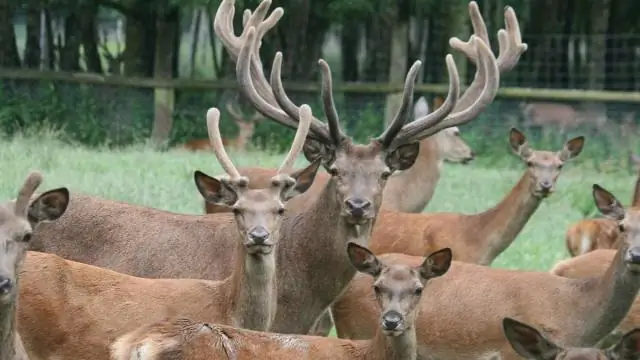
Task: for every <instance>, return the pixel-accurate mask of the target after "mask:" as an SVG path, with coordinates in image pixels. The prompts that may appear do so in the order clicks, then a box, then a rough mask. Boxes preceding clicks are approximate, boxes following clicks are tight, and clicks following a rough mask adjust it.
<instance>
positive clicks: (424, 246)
mask: <svg viewBox="0 0 640 360" xmlns="http://www.w3.org/2000/svg"><path fill="white" fill-rule="evenodd" d="M509 145H510V147H511V149H512V150H513V151H514V152H515V154H516V155H518V156H519V157H520V158H521V159H522V161H523V162H524V163H525V164H526V166H527V169H526V170H525V172H524V174H523V175H522V177H521V178H520V180H519V181H518V183H517V184H516V185H515V187H514V188H513V189H512V190H511V192H509V193H508V194H507V196H505V198H504V199H503V200H502V201H501V202H500V203H498V204H497V205H496V206H494V207H493V208H491V209H489V210H486V211H484V212H481V213H478V214H471V215H467V214H460V213H429V214H407V213H400V212H391V211H383V212H381V213H380V216H379V218H378V221H377V222H376V225H375V227H374V229H373V235H372V237H371V250H372V251H373V252H374V253H376V254H383V253H391V252H397V253H403V254H408V255H415V256H419V255H420V254H426V253H429V252H430V251H433V250H434V249H440V248H443V247H451V249H452V250H453V253H454V254H455V259H456V260H458V261H465V262H472V263H476V264H480V265H489V264H491V263H492V262H493V260H494V259H495V258H496V257H498V255H500V253H502V252H503V251H504V250H505V249H506V248H507V247H508V246H509V245H511V243H512V242H513V241H514V240H515V238H516V236H517V235H518V234H519V233H520V231H521V230H522V229H523V228H524V226H525V224H526V223H527V221H529V219H530V218H531V216H532V215H533V214H534V212H535V211H536V209H538V206H539V205H540V204H541V203H542V201H543V200H544V199H545V198H547V197H548V196H549V195H551V193H553V191H554V188H555V184H556V181H557V179H558V176H559V175H560V171H561V169H562V166H563V165H564V164H565V162H566V161H568V160H569V159H572V158H574V157H576V156H578V154H580V152H581V151H582V147H583V145H584V137H582V136H580V137H577V138H574V139H572V140H569V141H567V143H566V144H565V145H564V147H563V148H562V149H561V150H560V151H557V152H552V151H540V150H534V149H531V148H530V147H529V144H528V143H527V139H526V137H525V136H524V135H523V134H522V133H521V132H520V131H518V130H517V129H515V128H512V129H511V132H510V133H509ZM409 224H411V225H409Z"/></svg>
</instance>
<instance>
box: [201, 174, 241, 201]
mask: <svg viewBox="0 0 640 360" xmlns="http://www.w3.org/2000/svg"><path fill="white" fill-rule="evenodd" d="M193 180H194V181H195V183H196V188H198V191H199V192H200V195H202V197H203V198H204V199H205V200H206V201H207V202H210V203H212V204H217V205H227V206H233V204H235V203H236V201H238V193H237V192H236V190H235V189H234V187H233V186H232V185H231V184H230V183H229V182H228V181H225V180H224V179H223V180H218V179H216V178H214V177H211V176H209V175H207V174H205V173H203V172H202V171H199V170H196V171H195V172H194V173H193Z"/></svg>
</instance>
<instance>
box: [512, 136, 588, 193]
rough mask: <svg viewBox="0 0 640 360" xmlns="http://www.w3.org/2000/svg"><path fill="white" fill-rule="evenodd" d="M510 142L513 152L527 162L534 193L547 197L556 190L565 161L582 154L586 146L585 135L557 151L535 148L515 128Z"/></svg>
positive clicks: (572, 140)
mask: <svg viewBox="0 0 640 360" xmlns="http://www.w3.org/2000/svg"><path fill="white" fill-rule="evenodd" d="M509 144H510V145H511V149H512V150H513V152H514V153H515V154H516V155H518V156H519V157H520V158H521V159H522V161H524V162H525V164H527V167H528V168H529V170H528V172H529V175H530V176H531V178H532V180H533V181H532V182H531V183H532V185H533V186H532V188H531V191H532V193H533V195H535V196H539V197H547V196H549V195H550V194H551V193H553V191H554V190H555V186H556V181H557V180H558V176H560V171H561V170H562V166H563V165H564V163H565V162H566V161H567V160H569V159H572V158H574V157H576V156H578V155H579V154H580V152H581V151H582V147H583V146H584V136H578V137H576V138H573V139H571V140H569V141H567V142H566V143H565V144H564V147H563V148H562V150H560V151H557V152H552V151H542V150H533V149H531V148H530V147H529V144H528V143H527V138H526V137H525V136H524V134H522V133H521V132H520V131H518V130H517V129H515V128H511V132H510V133H509Z"/></svg>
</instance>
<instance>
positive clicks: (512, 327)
mask: <svg viewBox="0 0 640 360" xmlns="http://www.w3.org/2000/svg"><path fill="white" fill-rule="evenodd" d="M502 326H503V328H504V334H505V336H506V337H507V340H508V341H509V343H510V344H511V346H512V347H513V350H515V351H516V352H517V353H518V354H519V355H520V356H522V358H524V359H532V360H637V359H640V329H639V328H636V329H633V330H631V331H629V332H628V333H626V334H625V335H624V336H623V337H622V339H621V340H620V341H619V342H618V343H617V344H615V345H613V346H611V347H610V348H608V349H606V350H602V349H597V348H563V347H562V346H560V345H558V344H556V343H555V342H553V341H551V340H549V339H547V338H546V337H545V336H544V335H542V334H541V333H540V331H538V330H537V329H535V328H534V327H531V326H529V325H527V324H524V323H521V322H519V321H517V320H514V319H511V318H505V319H504V320H503V322H502Z"/></svg>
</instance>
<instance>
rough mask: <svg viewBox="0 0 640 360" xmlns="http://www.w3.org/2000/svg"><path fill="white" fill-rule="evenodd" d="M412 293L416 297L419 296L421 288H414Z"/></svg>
mask: <svg viewBox="0 0 640 360" xmlns="http://www.w3.org/2000/svg"><path fill="white" fill-rule="evenodd" d="M413 292H414V293H415V294H416V295H418V296H420V295H422V288H421V287H419V288H416V289H415V290H414V291H413Z"/></svg>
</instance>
